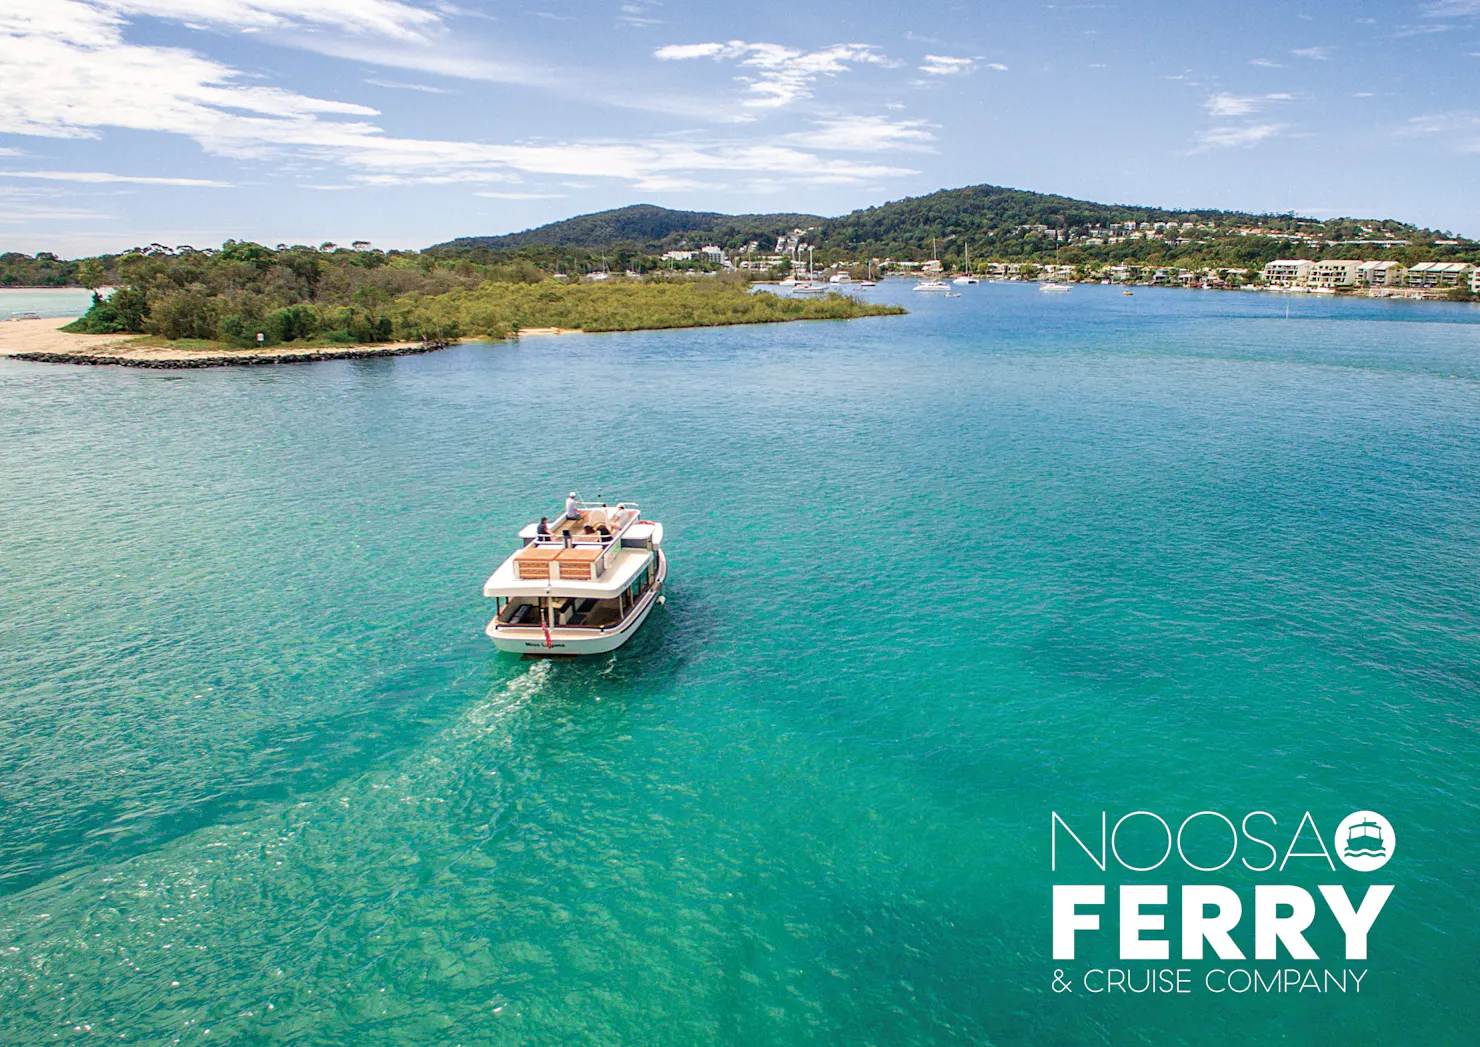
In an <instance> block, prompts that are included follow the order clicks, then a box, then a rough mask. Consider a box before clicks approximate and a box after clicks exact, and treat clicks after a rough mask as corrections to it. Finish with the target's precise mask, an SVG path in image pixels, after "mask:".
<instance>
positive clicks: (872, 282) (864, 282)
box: [858, 258, 878, 287]
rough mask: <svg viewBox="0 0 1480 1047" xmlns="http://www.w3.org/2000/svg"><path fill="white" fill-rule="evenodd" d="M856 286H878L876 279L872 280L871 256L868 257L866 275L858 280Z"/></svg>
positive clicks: (872, 263)
mask: <svg viewBox="0 0 1480 1047" xmlns="http://www.w3.org/2000/svg"><path fill="white" fill-rule="evenodd" d="M858 286H859V287H877V286H878V283H877V281H875V280H874V260H873V259H872V258H870V259H869V260H868V276H867V277H866V278H865V279H863V280H860V281H858Z"/></svg>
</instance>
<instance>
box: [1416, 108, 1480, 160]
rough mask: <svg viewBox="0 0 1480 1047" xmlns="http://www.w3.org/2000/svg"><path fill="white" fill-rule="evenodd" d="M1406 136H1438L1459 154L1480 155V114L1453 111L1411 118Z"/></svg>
mask: <svg viewBox="0 0 1480 1047" xmlns="http://www.w3.org/2000/svg"><path fill="white" fill-rule="evenodd" d="M1401 133H1402V134H1403V135H1404V136H1408V137H1411V136H1415V135H1424V136H1437V137H1439V138H1441V139H1442V140H1444V141H1445V142H1446V143H1447V144H1448V145H1449V147H1450V148H1451V149H1453V150H1454V151H1455V152H1458V153H1480V112H1476V111H1474V110H1472V109H1452V110H1449V111H1448V112H1442V113H1424V114H1423V115H1421V116H1415V117H1410V118H1409V120H1408V123H1407V125H1406V127H1405V128H1404V130H1403V131H1402V132H1401Z"/></svg>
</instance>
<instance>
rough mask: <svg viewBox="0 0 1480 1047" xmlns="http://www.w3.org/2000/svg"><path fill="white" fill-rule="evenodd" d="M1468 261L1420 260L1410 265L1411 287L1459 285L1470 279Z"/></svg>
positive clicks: (1409, 281)
mask: <svg viewBox="0 0 1480 1047" xmlns="http://www.w3.org/2000/svg"><path fill="white" fill-rule="evenodd" d="M1470 269H1471V266H1470V264H1469V263H1468V262H1418V263H1416V264H1414V265H1411V266H1409V267H1408V286H1409V287H1458V286H1459V285H1460V284H1462V283H1465V282H1467V281H1468V279H1469V275H1470Z"/></svg>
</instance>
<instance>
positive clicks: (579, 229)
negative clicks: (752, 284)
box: [433, 204, 823, 251]
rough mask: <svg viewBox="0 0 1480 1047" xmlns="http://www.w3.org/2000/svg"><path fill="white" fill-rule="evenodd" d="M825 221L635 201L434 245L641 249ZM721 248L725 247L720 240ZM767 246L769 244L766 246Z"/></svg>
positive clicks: (495, 248)
mask: <svg viewBox="0 0 1480 1047" xmlns="http://www.w3.org/2000/svg"><path fill="white" fill-rule="evenodd" d="M821 221H823V219H822V218H821V217H819V216H818V215H807V214H743V215H728V214H718V213H716V212H713V211H672V210H669V209H668V208H666V207H657V206H655V205H653V204H633V205H631V206H630V207H618V208H617V209H615V210H612V211H597V212H596V213H595V214H583V215H577V216H576V217H575V218H567V219H565V220H564V221H560V222H551V223H550V224H549V225H542V226H539V227H537V228H535V229H526V230H525V231H524V232H522V233H509V234H508V235H506V236H464V237H460V238H458V239H456V240H450V241H448V242H447V243H445V244H437V245H435V248H433V249H451V250H458V249H465V248H474V249H476V248H482V249H484V250H489V251H508V250H516V249H518V248H521V247H535V246H541V247H577V248H585V249H587V250H600V249H602V248H613V247H616V246H618V245H627V246H632V247H636V248H638V249H639V250H644V251H656V250H658V249H660V248H663V249H667V248H668V247H676V246H679V244H680V243H681V242H682V241H685V240H690V241H695V242H693V243H691V244H690V246H693V247H700V246H703V245H702V244H700V243H698V242H697V239H708V238H711V237H714V236H719V237H721V238H723V239H726V240H736V239H744V238H748V239H751V240H753V239H755V238H756V237H757V236H769V237H773V238H774V236H775V234H776V231H777V230H789V229H793V228H796V227H797V226H801V227H803V228H806V227H809V226H815V225H817V224H818V223H819V222H821ZM721 246H729V245H728V244H723V245H721ZM767 246H768V247H769V246H770V245H769V244H768V245H767Z"/></svg>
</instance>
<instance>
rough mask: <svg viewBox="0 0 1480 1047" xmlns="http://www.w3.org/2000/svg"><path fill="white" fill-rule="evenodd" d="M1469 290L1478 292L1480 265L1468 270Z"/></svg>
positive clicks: (1479, 289)
mask: <svg viewBox="0 0 1480 1047" xmlns="http://www.w3.org/2000/svg"><path fill="white" fill-rule="evenodd" d="M1470 291H1471V292H1473V293H1474V294H1480V265H1477V266H1475V267H1474V268H1472V269H1471V270H1470Z"/></svg>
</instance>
